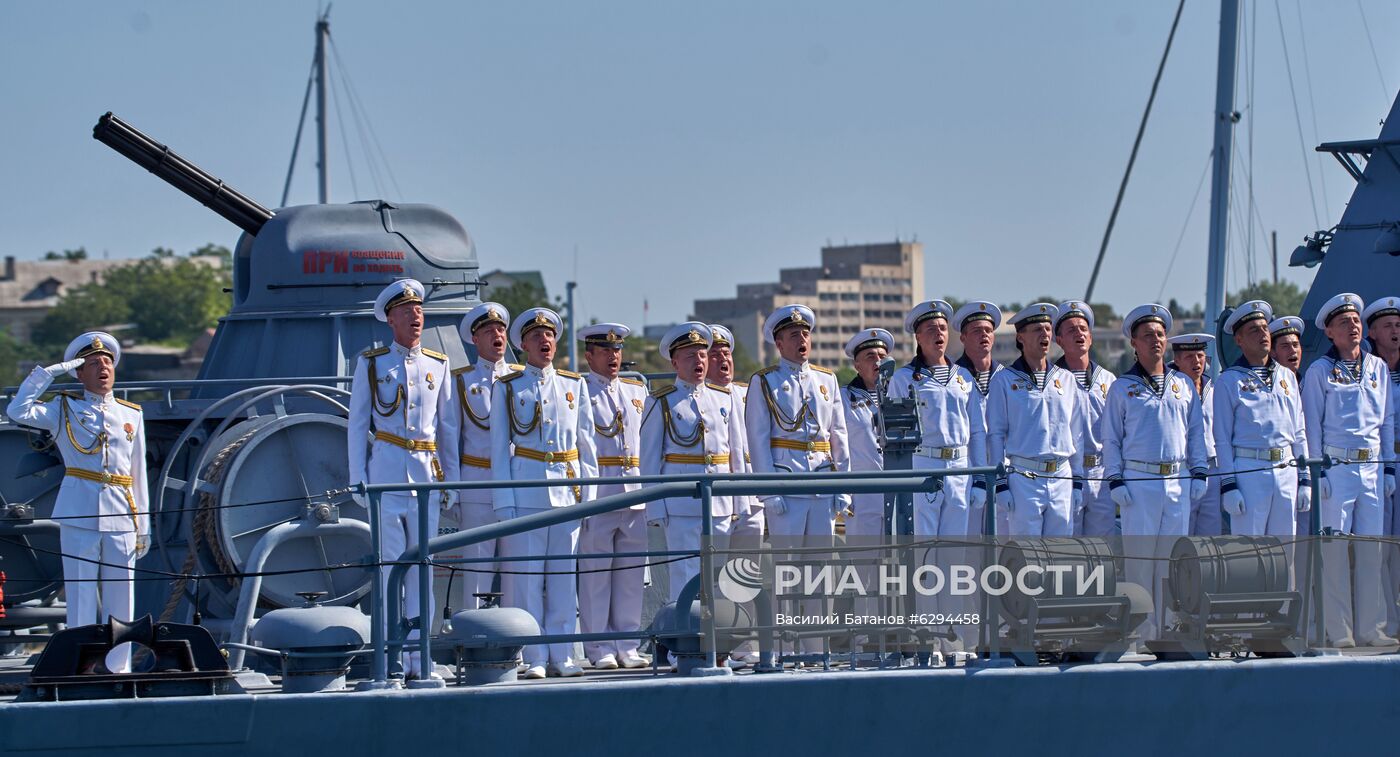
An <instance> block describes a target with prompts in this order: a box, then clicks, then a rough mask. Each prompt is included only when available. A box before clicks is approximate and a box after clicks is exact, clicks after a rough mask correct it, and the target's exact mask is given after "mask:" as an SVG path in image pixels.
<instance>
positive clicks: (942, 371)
mask: <svg viewBox="0 0 1400 757" xmlns="http://www.w3.org/2000/svg"><path fill="white" fill-rule="evenodd" d="M929 373H930V374H931V375H932V376H933V380H934V381H937V382H938V383H940V384H946V383H948V379H949V378H951V377H952V375H953V367H952V366H950V365H948V364H946V363H945V364H943V365H935V366H933V367H932V368H930V369H929Z"/></svg>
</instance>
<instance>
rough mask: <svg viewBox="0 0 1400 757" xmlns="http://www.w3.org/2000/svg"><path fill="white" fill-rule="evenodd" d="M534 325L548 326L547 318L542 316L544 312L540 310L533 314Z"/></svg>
mask: <svg viewBox="0 0 1400 757" xmlns="http://www.w3.org/2000/svg"><path fill="white" fill-rule="evenodd" d="M535 325H536V326H548V325H549V316H547V315H545V314H544V311H542V310H541V311H538V312H536V313H535Z"/></svg>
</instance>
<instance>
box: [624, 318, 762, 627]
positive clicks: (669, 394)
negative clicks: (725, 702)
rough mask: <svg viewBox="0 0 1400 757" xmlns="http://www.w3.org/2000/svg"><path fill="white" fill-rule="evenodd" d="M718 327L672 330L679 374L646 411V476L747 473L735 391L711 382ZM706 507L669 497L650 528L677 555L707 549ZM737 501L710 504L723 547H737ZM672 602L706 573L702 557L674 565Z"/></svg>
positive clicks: (649, 514) (667, 346)
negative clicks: (732, 534) (733, 530)
mask: <svg viewBox="0 0 1400 757" xmlns="http://www.w3.org/2000/svg"><path fill="white" fill-rule="evenodd" d="M710 339H711V334H710V327H709V326H706V325H705V324H703V323H700V322H699V321H686V322H685V323H678V324H676V325H675V326H672V327H671V329H670V330H669V331H667V332H666V334H665V335H664V336H662V337H661V342H660V344H659V345H658V349H659V350H660V352H661V355H662V356H663V357H665V358H666V359H667V360H669V361H670V362H671V366H672V367H673V368H675V370H676V383H675V384H673V385H671V386H668V387H663V388H661V389H657V390H655V391H653V392H652V393H651V396H650V397H648V399H647V401H646V406H645V409H644V410H643V411H642V438H641V450H642V474H643V475H647V476H657V475H676V474H686V473H691V474H694V473H718V472H729V473H742V472H743V469H744V463H743V449H744V448H743V441H742V440H741V438H740V437H741V436H742V434H743V429H742V428H741V427H740V425H739V419H738V417H737V416H736V414H735V413H734V408H733V400H732V399H731V395H730V390H729V389H726V388H723V387H720V386H718V385H716V384H709V383H706V382H705V373H706V371H707V370H708V368H709V362H708V357H709V356H708V354H707V352H708V350H709V347H710ZM701 507H702V503H701V501H700V500H699V499H697V498H695V497H668V498H665V499H660V500H654V501H652V502H648V503H647V506H646V519H647V523H650V524H652V525H655V526H659V527H661V528H663V529H664V530H665V532H666V548H667V549H668V550H669V551H673V552H680V551H686V552H689V551H695V552H699V551H700V548H701V547H702V546H703V545H702V543H701V542H702V534H701V530H702V528H703V525H704V524H703V523H702V522H701V521H702V511H701ZM734 514H735V513H734V502H733V498H732V497H712V498H711V499H710V518H711V521H710V535H711V540H712V544H713V545H714V547H715V548H716V549H719V550H724V549H727V548H728V545H729V527H730V525H731V521H732V516H733V515H734ZM667 567H668V568H669V575H670V579H671V586H670V594H669V596H670V599H671V601H675V600H676V598H677V597H679V596H680V594H681V590H682V589H684V588H685V585H686V584H687V583H689V582H690V580H691V579H692V578H694V577H695V576H697V575H699V573H700V558H699V557H693V558H689V559H685V560H681V561H679V562H673V563H671V564H670V565H668V566H667Z"/></svg>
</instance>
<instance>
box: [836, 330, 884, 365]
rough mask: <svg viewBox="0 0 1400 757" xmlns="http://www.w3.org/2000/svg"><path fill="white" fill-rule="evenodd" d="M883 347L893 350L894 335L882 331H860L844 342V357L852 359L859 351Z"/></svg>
mask: <svg viewBox="0 0 1400 757" xmlns="http://www.w3.org/2000/svg"><path fill="white" fill-rule="evenodd" d="M875 347H884V348H885V350H886V351H888V350H892V349H894V334H891V333H890V332H888V331H886V330H884V329H861V330H860V331H859V332H857V333H856V335H855V336H853V337H851V338H850V339H849V340H848V341H847V342H846V357H850V358H853V357H855V356H856V354H857V353H859V352H860V351H861V350H868V349H872V348H875Z"/></svg>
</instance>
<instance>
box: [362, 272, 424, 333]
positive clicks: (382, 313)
mask: <svg viewBox="0 0 1400 757" xmlns="http://www.w3.org/2000/svg"><path fill="white" fill-rule="evenodd" d="M424 291H425V290H424V289H423V285H422V284H421V283H420V282H419V281H418V280H417V279H399V280H398V281H395V282H394V283H392V284H390V285H389V286H386V287H384V291H382V292H380V293H379V296H378V297H376V298H374V317H375V318H378V319H379V320H380V321H381V322H383V323H388V322H389V311H390V310H392V309H393V308H394V307H395V306H396V305H402V304H404V303H407V302H422V301H423V294H424Z"/></svg>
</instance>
